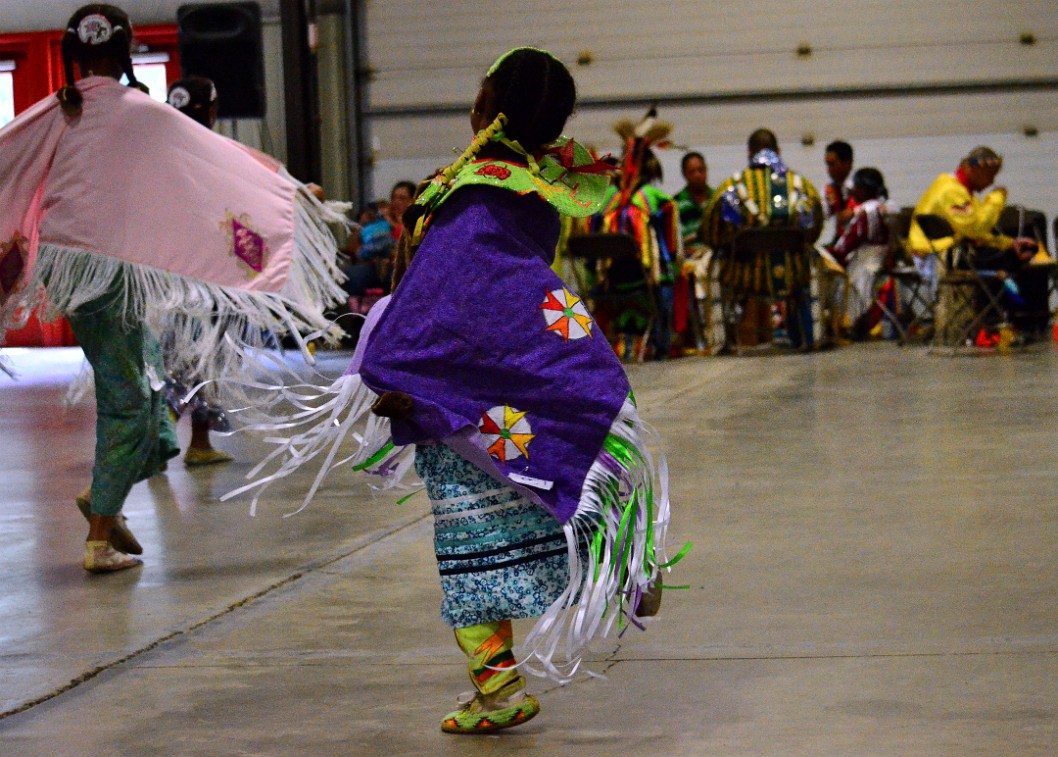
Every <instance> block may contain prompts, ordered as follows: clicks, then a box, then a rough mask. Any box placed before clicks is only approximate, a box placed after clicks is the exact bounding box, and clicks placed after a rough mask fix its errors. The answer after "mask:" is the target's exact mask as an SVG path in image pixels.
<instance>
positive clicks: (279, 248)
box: [0, 5, 341, 572]
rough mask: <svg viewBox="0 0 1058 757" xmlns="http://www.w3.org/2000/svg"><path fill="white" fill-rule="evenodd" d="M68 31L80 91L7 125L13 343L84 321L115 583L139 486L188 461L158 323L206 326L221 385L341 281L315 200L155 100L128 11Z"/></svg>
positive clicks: (203, 351)
mask: <svg viewBox="0 0 1058 757" xmlns="http://www.w3.org/2000/svg"><path fill="white" fill-rule="evenodd" d="M67 26H68V28H67V29H66V33H65V35H64V36H63V41H62V52H63V60H64V64H65V69H66V79H67V85H66V86H65V87H63V88H62V89H61V90H60V91H59V92H58V94H57V96H56V97H54V98H48V99H47V100H44V101H41V102H39V103H37V104H36V105H35V106H33V107H32V108H30V109H29V110H28V111H27V112H26V113H24V114H22V115H21V116H20V117H19V118H17V119H15V121H13V122H12V123H10V124H9V125H8V126H7V127H6V128H4V129H3V130H0V177H2V178H0V338H2V336H3V333H4V332H5V331H6V329H8V328H12V327H17V326H18V325H19V324H20V323H21V322H24V321H25V319H26V318H27V317H28V316H29V314H30V313H31V312H32V311H33V310H34V309H35V308H37V307H41V306H43V307H44V308H45V312H46V314H47V316H48V317H51V316H52V315H54V314H57V313H63V314H66V315H67V316H68V317H69V318H70V321H71V325H72V326H73V329H74V332H75V334H76V336H77V338H78V341H79V342H80V343H81V345H82V347H83V348H84V350H85V355H86V357H87V358H88V361H89V363H90V364H91V365H92V367H93V369H94V371H95V382H96V401H97V409H98V414H97V417H98V420H97V434H96V437H97V438H96V455H95V466H94V468H93V472H92V485H91V487H90V488H89V490H88V491H86V492H85V494H84V495H82V497H80V498H79V504H80V505H81V507H82V509H83V511H84V513H85V516H86V517H87V518H88V521H89V533H88V540H87V542H86V548H85V561H84V566H85V569H86V570H89V571H93V572H110V571H114V570H122V569H125V568H130V567H134V566H135V565H138V564H140V561H139V560H137V559H135V558H133V557H130V556H129V554H130V553H131V554H138V553H140V552H141V551H142V548H141V547H140V546H139V544H138V543H137V542H136V540H135V538H134V537H133V536H132V534H131V533H130V532H129V531H128V528H127V526H126V525H125V522H124V518H123V517H122V516H121V508H122V505H123V503H124V501H125V498H126V496H127V495H128V493H129V490H130V488H131V487H132V485H133V484H134V483H135V482H136V481H139V480H142V479H144V478H146V477H148V476H151V475H153V474H154V473H156V472H157V471H158V470H160V469H161V468H162V467H163V466H164V463H165V460H166V459H168V458H169V457H171V456H172V455H174V454H176V449H175V438H174V437H173V436H172V426H171V423H170V422H169V420H168V417H167V413H166V411H165V409H164V403H163V401H162V397H161V394H160V391H159V390H160V389H161V388H162V385H163V382H162V378H163V373H162V369H161V363H160V359H159V352H158V348H157V342H156V341H155V339H154V337H153V336H152V335H151V327H152V326H153V325H155V324H156V323H157V322H158V321H159V320H160V319H161V318H162V316H164V315H171V314H172V313H174V312H179V313H182V314H184V315H186V316H189V317H187V318H184V319H180V320H181V322H182V323H184V324H185V326H184V328H183V331H182V332H181V333H177V334H176V335H175V339H176V345H177V349H178V350H179V351H180V353H181V357H182V359H183V362H184V363H185V364H186V365H188V366H192V367H194V368H196V369H197V370H198V371H199V372H201V373H203V374H204V375H207V376H213V375H216V373H217V372H219V371H224V370H225V369H230V368H231V367H232V366H234V365H236V364H237V361H238V360H239V359H240V357H241V356H242V355H243V354H245V351H246V348H248V347H259V346H261V344H260V336H259V335H260V334H262V333H264V332H266V331H280V332H286V331H289V332H298V331H319V330H322V329H324V328H325V327H326V322H325V321H324V319H323V316H322V309H321V305H322V304H323V303H324V302H327V301H335V300H338V299H340V298H341V290H340V289H339V288H338V286H337V284H336V279H337V278H340V274H338V271H337V268H336V266H335V263H334V255H335V247H336V246H335V244H334V240H333V237H332V236H331V235H330V232H329V231H328V229H327V227H326V225H325V223H324V221H325V220H331V219H330V218H328V215H327V213H326V211H325V210H324V208H323V207H322V206H321V205H320V203H319V202H318V201H317V200H316V199H315V198H313V197H311V196H310V195H309V194H308V193H307V192H305V191H303V189H302V188H301V187H299V186H297V185H295V184H294V183H292V182H291V181H289V180H288V179H286V178H284V177H282V176H280V175H279V174H278V173H277V171H276V168H275V167H273V166H267V165H265V164H263V163H262V161H260V160H259V159H257V158H255V157H254V156H253V155H251V154H250V153H248V152H247V151H246V150H245V149H243V148H242V147H240V146H238V145H236V144H235V143H234V142H232V141H230V140H228V139H226V138H224V137H221V136H219V135H217V134H214V133H212V132H211V131H209V130H208V129H203V128H202V127H201V126H199V125H197V124H195V123H193V122H192V121H191V120H190V119H188V118H185V117H184V116H183V115H181V114H180V113H178V112H177V111H176V110H174V109H173V108H171V107H169V106H168V105H165V104H162V103H157V102H155V101H154V100H152V99H151V98H150V97H149V96H148V95H146V94H145V93H143V92H142V91H140V89H139V87H140V85H138V83H137V82H136V79H135V75H134V73H133V70H132V62H131V59H130V54H129V50H130V43H131V39H132V28H131V24H130V22H129V18H128V16H127V15H126V14H125V13H124V12H123V11H122V10H121V9H119V8H115V7H114V6H110V5H87V6H85V7H83V8H81V9H80V10H78V11H77V12H76V13H75V14H74V15H73V16H72V17H71V19H70V22H69V24H68V25H67ZM75 64H76V66H77V68H78V69H79V70H80V73H81V76H82V79H81V80H80V81H79V82H76V83H75V82H74V65H75ZM123 74H124V75H125V76H127V77H128V79H129V82H130V86H129V87H124V86H122V85H120V84H119V83H118V81H119V79H120V78H121V76H122V75H123ZM247 340H251V341H249V342H247Z"/></svg>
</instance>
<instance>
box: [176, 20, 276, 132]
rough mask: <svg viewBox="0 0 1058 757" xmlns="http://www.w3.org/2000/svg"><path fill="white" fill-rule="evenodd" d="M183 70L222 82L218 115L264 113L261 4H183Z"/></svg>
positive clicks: (180, 24) (180, 32)
mask: <svg viewBox="0 0 1058 757" xmlns="http://www.w3.org/2000/svg"><path fill="white" fill-rule="evenodd" d="M176 25H177V40H178V44H179V47H180V72H181V74H182V75H183V76H204V77H206V78H207V79H212V80H213V83H214V84H216V85H217V97H218V98H219V99H220V109H219V112H218V117H219V118H263V117H264V114H265V81H264V47H263V45H262V43H261V6H259V5H258V4H257V3H252V2H250V3H204V4H195V5H181V6H180V7H179V8H178V9H177V11H176Z"/></svg>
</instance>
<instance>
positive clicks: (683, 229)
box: [672, 152, 713, 250]
mask: <svg viewBox="0 0 1058 757" xmlns="http://www.w3.org/2000/svg"><path fill="white" fill-rule="evenodd" d="M680 171H681V172H682V173H683V180H684V181H686V182H687V184H686V186H684V187H683V189H681V190H680V191H679V192H677V193H676V195H675V196H674V197H673V198H672V199H673V200H674V201H675V202H676V207H677V208H678V209H679V212H680V234H681V235H682V236H683V247H684V249H685V250H689V249H691V248H693V247H698V246H701V245H702V240H701V237H700V236H698V229H699V226H701V223H702V214H703V213H704V212H705V206H706V205H708V204H709V200H710V198H711V197H712V196H713V189H712V187H710V186H709V166H708V165H706V162H705V157H704V156H703V155H702V154H701V153H700V152H689V153H687V154H686V155H684V156H683V160H682V161H681V162H680Z"/></svg>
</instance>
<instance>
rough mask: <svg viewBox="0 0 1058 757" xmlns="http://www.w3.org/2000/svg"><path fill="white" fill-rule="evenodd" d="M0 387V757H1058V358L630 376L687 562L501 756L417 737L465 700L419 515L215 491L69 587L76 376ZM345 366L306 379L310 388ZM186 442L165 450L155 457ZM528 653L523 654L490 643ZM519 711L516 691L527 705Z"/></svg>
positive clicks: (183, 483) (449, 739)
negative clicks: (119, 564)
mask: <svg viewBox="0 0 1058 757" xmlns="http://www.w3.org/2000/svg"><path fill="white" fill-rule="evenodd" d="M14 357H15V362H16V364H17V365H18V366H19V368H20V369H21V370H22V372H23V378H22V380H21V381H19V382H17V383H15V382H12V381H10V380H8V379H7V378H5V377H2V376H0V419H2V420H0V423H2V429H3V433H2V440H3V442H2V445H0V449H2V450H3V452H4V454H3V456H2V458H0V482H2V488H0V492H2V494H0V496H2V497H3V502H4V506H3V508H2V509H0V528H2V532H3V533H4V534H5V537H4V538H3V539H2V540H0V563H2V564H3V565H6V566H7V568H6V569H5V570H4V574H3V578H2V590H0V713H2V714H0V755H3V756H4V757H15V756H16V755H17V756H20V757H21V756H22V755H32V756H34V757H35V756H37V755H81V754H100V755H135V756H137V757H139V756H144V755H210V756H213V755H354V756H356V757H359V756H368V755H430V756H431V757H433V756H436V755H442V756H443V755H464V754H481V755H507V754H530V753H531V754H540V755H568V754H577V755H580V756H583V757H594V756H595V755H599V756H600V757H602V756H604V755H605V757H614V755H629V757H635V756H639V755H643V756H650V757H655V756H661V755H664V756H669V755H672V756H679V757H688V756H689V757H697V756H698V755H723V756H724V757H729V756H732V755H768V756H769V757H772V756H775V755H797V756H801V755H894V756H895V755H900V756H901V757H904V756H907V755H952V756H956V755H957V756H959V757H965V756H968V755H981V756H982V757H983V756H985V755H987V756H988V757H995V756H996V755H1018V756H1019V757H1024V756H1026V755H1054V754H1058V596H1056V595H1058V502H1056V490H1058V486H1056V483H1058V380H1056V378H1058V350H1056V349H1055V348H1053V347H1051V346H1049V345H1048V346H1046V347H1041V348H1037V349H1036V350H1034V351H1032V352H1026V353H1021V354H1016V355H1007V356H989V357H957V358H952V357H941V356H931V355H928V354H926V353H925V352H923V351H921V350H920V349H899V348H896V347H894V346H892V345H888V344H879V345H862V346H856V347H850V348H846V349H842V350H839V351H835V352H829V353H822V354H812V355H769V356H758V357H743V358H713V359H686V360H682V361H677V362H673V363H667V364H652V365H645V366H637V367H635V368H633V369H632V371H631V376H632V383H633V385H634V387H635V390H636V394H637V396H638V397H639V399H640V404H641V407H642V410H643V415H644V416H645V417H646V419H647V420H649V421H650V422H652V423H653V424H655V425H656V426H657V427H658V428H659V429H660V430H661V432H662V434H663V437H664V443H665V447H666V452H667V454H668V456H669V463H670V466H671V472H672V484H673V491H672V498H673V502H674V523H673V528H672V534H673V536H674V540H678V541H679V542H680V543H682V541H684V540H690V541H693V542H694V545H695V547H694V550H693V551H692V553H691V555H690V556H689V557H688V558H687V559H686V560H685V561H684V562H683V563H681V564H680V565H679V566H678V567H677V569H676V570H675V571H674V573H673V575H672V576H671V577H670V578H669V583H684V584H689V585H690V590H688V591H682V592H676V591H673V592H668V593H667V594H666V598H665V603H664V606H663V611H662V614H661V616H660V617H659V618H657V619H656V620H655V621H654V622H653V623H651V627H650V629H649V631H648V632H647V633H639V632H634V631H633V632H629V633H628V634H626V635H625V637H624V638H623V639H622V640H620V641H616V640H615V641H610V642H607V643H602V644H600V645H599V646H598V649H597V662H596V663H595V665H594V668H595V669H596V670H599V671H605V672H606V674H607V680H601V681H600V680H591V679H584V680H581V681H579V682H578V683H576V684H574V685H571V686H568V687H565V688H561V689H556V688H553V687H551V686H547V685H542V684H541V683H540V682H536V684H535V687H534V688H535V691H536V692H537V693H539V694H541V699H542V703H543V712H542V714H541V715H540V717H538V718H537V719H536V720H535V721H534V722H532V723H530V724H528V725H526V726H525V727H523V728H520V729H515V730H514V731H511V732H508V733H506V734H503V735H500V736H490V737H480V738H478V739H476V740H472V743H471V740H468V738H466V737H453V736H446V735H444V734H442V733H441V732H440V730H439V728H438V722H439V718H440V716H441V715H442V714H443V713H444V712H446V711H447V710H449V709H451V707H450V706H451V705H454V702H455V696H456V695H457V694H458V693H459V692H460V691H463V690H465V689H467V688H469V686H468V683H467V682H466V681H465V677H464V676H465V674H464V666H463V663H462V661H461V658H460V655H459V654H458V652H457V650H456V647H455V645H454V640H453V639H452V636H451V632H450V631H449V630H448V629H447V628H446V627H445V626H444V625H443V624H442V623H441V621H440V620H439V618H438V614H437V606H438V602H439V596H440V592H439V588H438V586H437V583H438V582H437V577H436V567H435V563H434V559H433V556H432V553H431V545H430V536H431V527H430V522H429V520H428V519H427V518H426V513H427V512H428V506H427V503H426V501H425V499H424V498H423V496H422V495H421V494H420V495H417V496H416V497H414V498H413V499H411V500H410V501H409V502H408V503H406V504H404V505H401V506H398V505H396V504H395V499H396V497H394V496H390V495H385V496H379V495H374V494H372V493H371V492H370V490H369V489H368V488H367V486H366V483H365V482H364V481H363V480H361V479H360V478H358V477H357V476H356V475H355V474H353V473H351V472H341V473H338V474H335V475H333V476H332V477H331V478H330V480H329V483H328V484H327V486H325V487H324V488H323V489H322V490H321V491H320V493H319V495H318V497H317V498H316V500H315V502H314V503H313V504H312V505H311V506H310V508H309V509H308V510H306V511H305V512H303V513H301V514H300V515H297V516H295V517H293V518H289V519H283V518H282V515H283V513H285V512H288V511H289V510H290V509H293V507H294V503H295V500H298V498H299V492H303V491H304V488H305V487H306V486H307V480H308V479H309V477H310V474H308V473H305V474H302V475H301V476H300V477H299V478H298V480H296V481H289V482H286V483H284V484H283V485H281V486H277V487H276V488H274V489H273V490H272V491H271V493H270V494H269V496H268V497H267V498H266V499H264V500H263V501H262V505H261V508H260V511H259V514H258V515H257V517H256V518H250V517H249V515H248V503H247V501H246V500H237V501H229V502H226V503H220V502H218V501H217V497H218V495H220V494H222V493H224V492H226V491H228V490H230V489H232V488H234V487H235V486H236V485H237V484H238V482H239V479H240V477H241V476H242V475H243V474H245V473H246V471H247V470H248V469H249V468H250V467H251V464H252V461H254V460H256V459H258V458H259V457H260V456H261V454H262V450H263V449H264V445H263V444H261V443H260V442H258V441H256V440H253V439H250V438H239V437H235V438H232V439H227V440H222V441H221V442H220V444H221V446H224V447H225V448H227V449H228V450H230V451H231V452H233V453H234V454H235V455H236V457H237V460H238V462H236V463H234V464H232V465H228V466H223V467H217V468H212V469H205V470H187V469H185V468H184V466H183V464H182V463H181V462H180V461H179V460H177V461H174V463H171V464H170V469H169V472H168V473H167V474H165V475H163V476H160V477H158V478H156V479H154V480H152V481H150V482H146V483H143V484H139V485H137V486H136V488H135V489H134V490H133V493H132V496H131V497H130V499H129V502H128V504H127V506H126V512H127V514H128V515H129V517H130V521H131V524H132V526H133V528H134V530H135V531H136V534H137V535H138V536H139V538H140V540H141V541H142V542H143V543H144V546H145V555H144V558H145V560H146V565H145V566H144V567H143V568H142V569H137V570H134V571H128V572H125V573H123V574H116V575H112V576H89V575H87V574H85V573H84V572H83V570H82V569H81V567H80V562H79V561H80V556H81V549H82V547H81V543H82V540H83V538H84V534H85V524H84V521H83V520H82V518H81V516H80V515H79V513H78V512H77V510H76V508H75V506H74V503H73V498H74V496H75V495H76V494H77V493H78V492H79V491H80V490H81V489H82V488H83V486H84V485H85V483H86V482H87V480H88V476H89V471H90V467H91V451H92V443H93V442H92V439H93V428H92V410H91V408H88V407H85V408H77V409H74V410H70V411H63V410H62V409H61V404H60V399H61V396H62V394H63V392H64V390H65V384H66V382H67V381H68V379H69V377H70V376H71V375H72V373H73V372H74V371H75V370H76V368H77V366H78V364H79V357H78V356H77V354H76V353H70V352H62V351H51V352H48V353H34V354H27V353H16V354H15V355H14ZM343 359H344V358H342V357H336V358H333V359H329V360H327V361H325V364H326V366H325V367H326V368H327V369H329V370H331V371H332V372H336V371H338V370H340V369H341V367H343V366H342V361H343ZM180 431H181V435H182V438H183V439H184V440H185V441H186V438H187V434H188V429H187V428H186V427H183V428H181V429H180ZM516 628H517V631H518V632H519V633H524V630H525V624H522V625H521V627H520V628H518V627H516ZM531 685H532V684H531Z"/></svg>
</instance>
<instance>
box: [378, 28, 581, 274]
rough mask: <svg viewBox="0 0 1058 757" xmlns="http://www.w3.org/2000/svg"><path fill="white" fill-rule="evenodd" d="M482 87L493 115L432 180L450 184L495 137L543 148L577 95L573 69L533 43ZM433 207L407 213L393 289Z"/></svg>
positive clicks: (503, 59)
mask: <svg viewBox="0 0 1058 757" xmlns="http://www.w3.org/2000/svg"><path fill="white" fill-rule="evenodd" d="M481 89H482V90H483V91H484V90H486V89H487V90H489V92H491V94H492V103H491V104H492V106H493V110H494V111H495V112H496V115H495V119H494V120H493V121H492V123H491V124H489V125H488V126H487V127H485V128H484V129H482V130H481V131H479V132H478V133H477V134H476V135H474V139H473V141H472V142H471V143H470V146H469V147H467V149H466V150H465V151H464V152H463V154H462V155H460V156H459V158H458V159H457V160H456V161H455V162H454V163H452V164H451V165H449V166H448V167H446V168H443V169H441V170H440V171H439V172H438V173H437V174H436V176H435V177H432V182H435V183H436V182H440V184H441V185H442V186H444V187H447V186H449V185H450V183H451V181H452V179H453V178H454V177H455V176H456V174H458V173H459V171H460V169H462V168H463V166H465V165H466V164H467V163H468V162H470V161H471V160H474V158H475V157H476V156H477V154H478V153H479V152H480V151H481V150H482V148H484V147H485V145H487V144H489V143H490V142H492V140H493V139H494V138H499V137H503V138H504V139H506V140H509V142H517V143H518V145H519V146H520V147H521V149H522V150H524V151H525V152H526V153H528V154H532V153H535V152H537V151H539V150H540V149H541V148H542V147H544V146H545V145H547V144H548V143H550V142H554V141H555V140H556V139H558V138H559V137H560V136H561V135H562V129H563V128H564V127H565V125H566V121H568V120H569V117H570V115H571V114H572V113H573V106H574V104H575V103H576V100H577V87H576V85H575V84H574V83H573V77H572V76H571V75H570V73H569V69H567V68H566V67H565V65H563V64H562V62H561V61H560V60H558V58H556V57H555V56H553V55H552V54H551V53H549V52H546V51H545V50H539V49H537V48H535V47H518V48H515V49H514V50H511V51H510V52H508V53H506V54H504V55H502V56H500V58H499V60H497V61H496V62H495V63H493V64H492V68H490V69H489V71H488V73H487V74H485V78H484V80H483V81H482V82H481ZM429 185H430V182H424V183H423V184H422V185H420V187H419V193H420V194H421V193H422V192H423V191H424V190H425V188H426V187H427V186H429ZM444 191H447V190H444ZM431 212H432V211H431V210H430V208H428V207H426V206H424V205H421V204H415V205H412V206H411V207H410V208H408V209H407V210H406V211H405V212H404V217H403V219H402V221H403V225H404V233H403V234H402V235H401V239H400V241H399V243H398V245H397V260H396V264H395V267H394V271H393V287H394V288H395V287H396V286H397V284H398V283H399V282H400V279H401V278H402V277H403V275H404V272H405V270H407V267H408V265H409V264H410V263H411V259H412V257H413V256H414V255H415V251H416V250H417V249H418V245H419V242H420V241H421V233H422V229H423V228H424V227H425V218H426V217H427V216H429V215H430V213H431Z"/></svg>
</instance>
